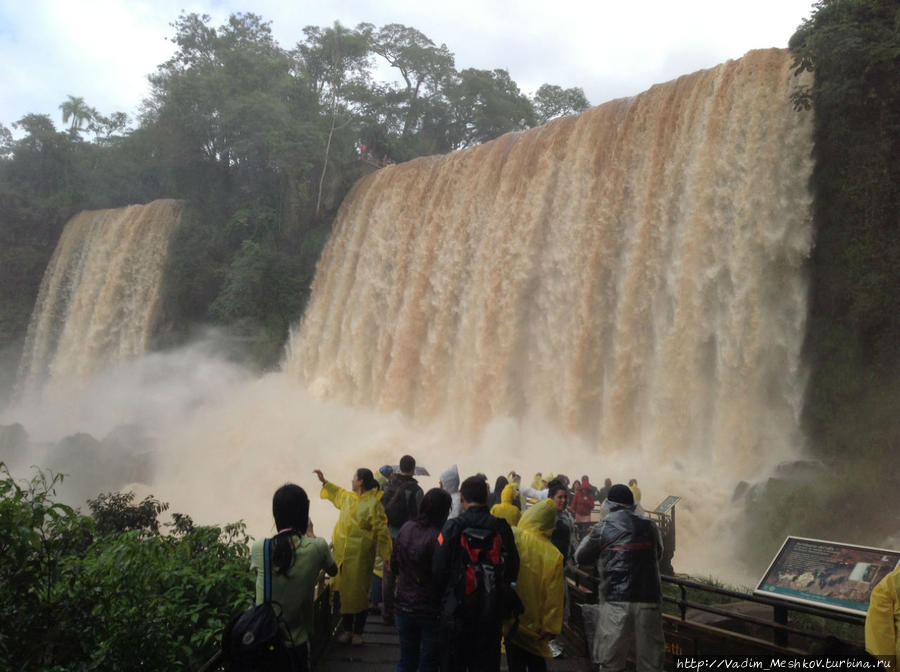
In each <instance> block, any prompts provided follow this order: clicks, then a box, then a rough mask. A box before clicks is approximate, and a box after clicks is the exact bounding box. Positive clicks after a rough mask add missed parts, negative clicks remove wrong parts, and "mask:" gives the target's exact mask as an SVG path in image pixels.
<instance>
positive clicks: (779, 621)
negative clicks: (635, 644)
mask: <svg viewBox="0 0 900 672" xmlns="http://www.w3.org/2000/svg"><path fill="white" fill-rule="evenodd" d="M566 579H567V581H568V583H569V584H570V586H573V587H576V588H578V589H579V591H578V592H579V593H580V599H581V600H584V601H596V593H597V588H598V579H597V577H596V576H595V575H593V574H591V573H589V572H586V571H584V570H583V569H580V568H578V567H577V566H574V565H570V566H568V567H567V568H566ZM660 579H661V580H662V581H663V582H664V583H668V584H671V585H675V586H677V587H678V589H679V592H680V597H673V596H670V595H663V596H662V599H663V601H664V602H666V603H668V604H673V605H676V606H677V607H678V611H679V613H680V621H681V622H684V623H690V620H689V619H688V615H687V611H688V609H694V610H697V611H703V612H707V613H711V614H715V615H717V616H723V617H726V618H729V619H732V620H736V621H741V622H744V623H747V624H749V625H754V626H761V627H765V628H771V629H772V632H773V640H774V641H773V642H771V643H770V644H772V643H774V645H775V646H777V647H785V646H786V645H787V641H788V636H794V637H803V638H806V639H807V640H810V641H815V642H819V643H821V642H829V641H831V640H833V639H835V637H834V636H833V635H830V634H828V633H822V632H816V631H815V630H809V629H804V628H802V627H797V626H796V625H795V624H794V625H792V624H789V623H788V616H789V612H795V613H800V614H805V615H807V616H815V617H819V618H823V619H825V620H830V621H834V622H840V623H845V624H850V625H854V626H862V625H863V624H864V623H865V617H864V616H857V615H854V614H846V613H841V612H832V611H827V610H825V609H821V608H818V607H815V606H810V605H803V604H797V603H790V602H787V601H778V600H774V599H772V598H767V597H764V596H760V595H755V594H752V593H745V592H740V591H737V590H732V589H728V588H721V587H719V586H712V585H708V584H705V583H700V582H699V581H694V580H692V579H689V578H684V577H678V576H668V575H663V576H661V577H660ZM688 589H692V590H698V591H702V592H706V593H710V594H715V595H721V596H723V597H730V598H733V599H734V600H735V601H742V602H753V603H757V604H762V605H765V606H768V607H772V609H773V612H774V613H773V619H772V620H769V619H766V618H760V617H758V616H752V615H749V614H743V613H740V612H735V611H732V610H729V609H727V608H723V606H722V605H713V604H704V603H702V602H697V601H694V600H689V599H688V597H687V590H688ZM576 599H578V598H576ZM673 618H674V617H673ZM674 622H678V621H674ZM710 628H712V626H710ZM759 642H760V643H765V642H764V641H763V640H759ZM848 643H850V644H852V645H855V646H861V645H862V643H861V641H859V640H856V641H851V642H848Z"/></svg>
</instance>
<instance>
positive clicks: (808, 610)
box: [659, 576, 866, 625]
mask: <svg viewBox="0 0 900 672" xmlns="http://www.w3.org/2000/svg"><path fill="white" fill-rule="evenodd" d="M659 578H660V579H662V580H663V582H665V583H672V584H675V585H679V586H684V587H686V588H696V589H698V590H702V591H705V592H708V593H715V594H717V595H724V596H726V597H734V598H736V599H739V600H743V601H745V602H757V603H759V604H765V605H768V606H770V607H776V608H777V607H784V608H786V609H788V610H789V611H796V612H798V613H801V614H807V615H809V616H819V617H821V618H827V619H830V620H832V621H841V622H842V623H849V624H850V625H863V624H864V623H865V621H866V618H865V616H857V615H855V614H846V613H842V612H837V611H828V610H827V609H821V608H819V607H814V606H812V605H805V604H798V603H787V602H783V601H777V600H773V599H771V598H767V597H763V596H761V595H756V594H755V593H742V592H740V591H736V590H731V589H729V588H720V587H719V586H711V585H708V584H705V583H700V582H698V581H692V580H690V579H685V578H682V577H679V576H660V577H659ZM673 601H674V598H673Z"/></svg>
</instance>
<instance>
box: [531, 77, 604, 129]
mask: <svg viewBox="0 0 900 672" xmlns="http://www.w3.org/2000/svg"><path fill="white" fill-rule="evenodd" d="M588 107H590V103H589V102H588V99H587V97H586V96H585V95H584V90H583V89H582V88H581V87H573V88H570V89H563V88H562V87H561V86H556V85H554V84H542V85H541V86H540V88H538V90H537V91H536V92H535V94H534V111H535V114H536V115H537V122H538V123H539V124H544V123H546V122H548V121H550V120H551V119H555V118H556V117H562V116H564V115H567V114H579V113H581V112H584V111H585V110H586V109H588Z"/></svg>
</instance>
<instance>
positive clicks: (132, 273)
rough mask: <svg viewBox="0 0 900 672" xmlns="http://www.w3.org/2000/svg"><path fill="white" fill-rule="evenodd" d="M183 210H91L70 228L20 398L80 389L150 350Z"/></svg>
mask: <svg viewBox="0 0 900 672" xmlns="http://www.w3.org/2000/svg"><path fill="white" fill-rule="evenodd" d="M181 210H182V205H181V203H180V202H178V201H174V200H158V201H153V202H152V203H149V204H147V205H131V206H128V207H126V208H118V209H112V210H93V211H85V212H81V213H79V214H77V215H75V216H74V217H73V218H72V219H71V220H69V222H68V223H67V224H66V227H65V229H64V230H63V233H62V236H61V237H60V240H59V243H58V244H57V246H56V250H55V251H54V253H53V257H52V258H51V260H50V264H49V265H48V267H47V270H46V272H45V273H44V278H43V280H42V282H41V288H40V291H39V293H38V298H37V302H36V304H35V308H34V313H33V314H32V317H31V322H30V324H29V326H28V333H27V336H26V341H25V350H24V354H23V357H22V362H21V364H20V367H19V377H18V393H19V396H21V397H27V396H29V395H32V394H35V393H37V392H39V391H40V390H42V389H43V388H44V386H45V385H50V386H59V387H61V388H63V387H66V386H68V385H70V384H73V383H75V384H77V381H79V380H82V379H83V378H85V377H86V376H88V375H90V374H91V373H94V372H95V371H97V370H99V369H100V368H101V367H105V366H108V365H110V364H114V363H116V362H121V361H124V360H127V359H130V358H133V357H136V356H138V355H141V354H143V353H144V352H145V350H146V349H147V343H148V340H149V338H150V336H151V334H152V331H153V327H154V326H155V324H156V317H157V312H158V305H159V295H160V283H161V280H162V272H163V264H164V262H165V259H166V254H167V252H168V246H169V239H170V237H171V234H172V231H173V230H174V229H175V226H176V225H177V223H178V221H179V218H180V216H181Z"/></svg>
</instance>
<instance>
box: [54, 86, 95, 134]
mask: <svg viewBox="0 0 900 672" xmlns="http://www.w3.org/2000/svg"><path fill="white" fill-rule="evenodd" d="M59 109H60V110H62V120H63V123H64V124H65V123H68V121H69V119H71V120H72V124H71V125H70V126H69V133H71V134H72V135H76V134H77V133H79V132H80V131H81V127H82V125H83V124H84V123H85V122H86V121H90V120H91V119H92V118H93V117H94V116H95V115H96V114H97V112H96V110H94V108H92V107H88V105H87V103H85V102H84V98H82V97H81V96H73V95H69V99H68V100H67V101H65V102H64V103H62V104H61V105H60V106H59Z"/></svg>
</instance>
